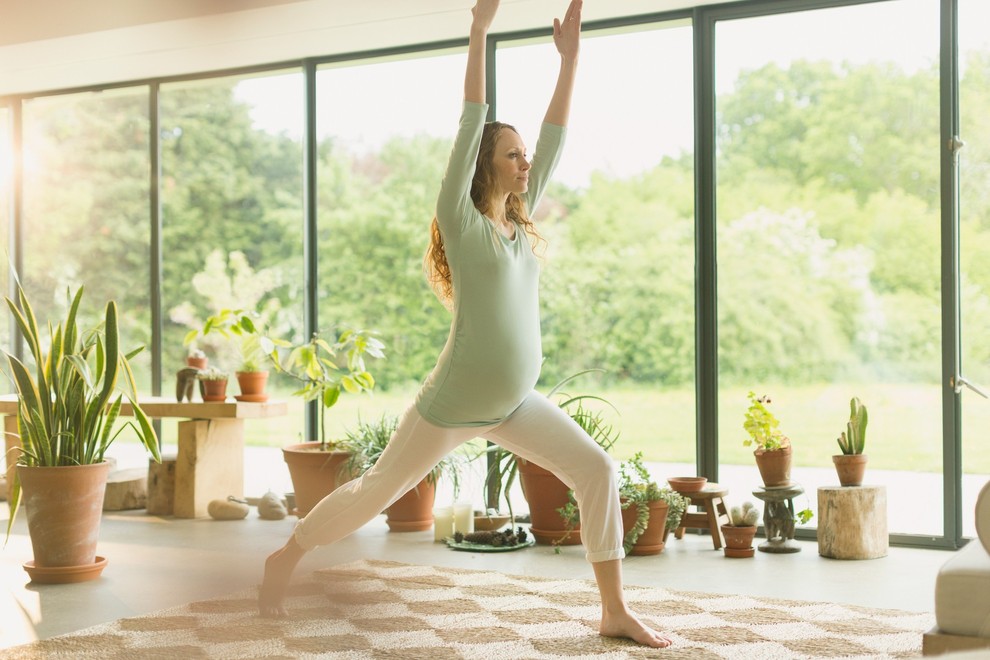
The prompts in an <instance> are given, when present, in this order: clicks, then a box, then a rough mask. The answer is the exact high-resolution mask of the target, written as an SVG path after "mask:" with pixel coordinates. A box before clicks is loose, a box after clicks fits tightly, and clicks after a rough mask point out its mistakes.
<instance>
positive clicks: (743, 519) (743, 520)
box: [729, 502, 760, 527]
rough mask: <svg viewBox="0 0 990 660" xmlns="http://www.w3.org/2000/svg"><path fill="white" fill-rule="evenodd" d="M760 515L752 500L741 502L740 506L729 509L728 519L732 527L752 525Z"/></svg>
mask: <svg viewBox="0 0 990 660" xmlns="http://www.w3.org/2000/svg"><path fill="white" fill-rule="evenodd" d="M759 517H760V512H759V510H757V508H756V507H755V506H753V503H752V502H743V503H742V505H741V506H734V507H732V508H731V509H729V520H730V521H732V526H733V527H752V526H753V525H755V524H756V521H757V519H758V518H759Z"/></svg>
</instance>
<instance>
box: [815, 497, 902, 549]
mask: <svg viewBox="0 0 990 660" xmlns="http://www.w3.org/2000/svg"><path fill="white" fill-rule="evenodd" d="M887 546H888V538H887V488H886V487H885V486H823V487H821V488H819V489H818V554H820V555H821V556H822V557H830V558H832V559H876V558H878V557H886V556H887Z"/></svg>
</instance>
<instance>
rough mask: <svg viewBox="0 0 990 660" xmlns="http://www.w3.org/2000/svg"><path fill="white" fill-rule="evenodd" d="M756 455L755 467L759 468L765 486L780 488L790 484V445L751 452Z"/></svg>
mask: <svg viewBox="0 0 990 660" xmlns="http://www.w3.org/2000/svg"><path fill="white" fill-rule="evenodd" d="M753 455H754V456H755V457H756V467H758V468H759V469H760V477H762V478H763V485H764V486H766V487H767V488H780V487H782V486H790V485H791V446H790V445H787V446H786V447H781V448H780V449H772V450H770V451H766V450H763V449H757V450H756V451H754V452H753Z"/></svg>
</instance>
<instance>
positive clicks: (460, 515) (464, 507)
mask: <svg viewBox="0 0 990 660" xmlns="http://www.w3.org/2000/svg"><path fill="white" fill-rule="evenodd" d="M454 530H455V531H458V532H460V533H461V534H470V533H471V532H473V531H474V508H473V507H472V506H471V503H470V502H455V503H454Z"/></svg>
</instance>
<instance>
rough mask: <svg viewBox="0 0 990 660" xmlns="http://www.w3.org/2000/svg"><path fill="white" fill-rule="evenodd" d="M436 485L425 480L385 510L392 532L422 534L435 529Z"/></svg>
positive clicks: (386, 520)
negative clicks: (434, 505) (434, 504)
mask: <svg viewBox="0 0 990 660" xmlns="http://www.w3.org/2000/svg"><path fill="white" fill-rule="evenodd" d="M436 493H437V488H436V484H434V483H432V482H431V481H429V480H428V479H423V480H422V481H420V482H419V484H417V485H416V487H415V488H413V489H412V490H410V491H409V492H407V493H406V494H405V495H403V496H402V497H400V498H399V499H397V500H396V501H395V502H394V503H393V504H392V506H390V507H389V508H387V509H385V514H386V519H385V522H386V523H388V529H389V531H390V532H422V531H424V530H427V529H431V528H432V527H433V503H434V500H435V499H436Z"/></svg>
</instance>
